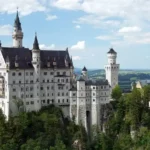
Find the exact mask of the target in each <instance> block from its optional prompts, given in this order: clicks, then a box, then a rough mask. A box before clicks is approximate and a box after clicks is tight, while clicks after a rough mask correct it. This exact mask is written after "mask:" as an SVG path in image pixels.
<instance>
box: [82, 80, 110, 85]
mask: <svg viewBox="0 0 150 150" xmlns="http://www.w3.org/2000/svg"><path fill="white" fill-rule="evenodd" d="M85 85H95V86H99V85H109V83H108V80H87V81H86V82H85Z"/></svg>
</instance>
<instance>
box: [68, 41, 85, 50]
mask: <svg viewBox="0 0 150 150" xmlns="http://www.w3.org/2000/svg"><path fill="white" fill-rule="evenodd" d="M71 49H72V50H84V49H85V41H79V42H77V44H76V45H73V46H71Z"/></svg>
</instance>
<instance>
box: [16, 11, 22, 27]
mask: <svg viewBox="0 0 150 150" xmlns="http://www.w3.org/2000/svg"><path fill="white" fill-rule="evenodd" d="M14 27H16V28H17V29H18V30H22V28H21V23H20V19H19V15H18V11H17V14H16V19H15V22H14Z"/></svg>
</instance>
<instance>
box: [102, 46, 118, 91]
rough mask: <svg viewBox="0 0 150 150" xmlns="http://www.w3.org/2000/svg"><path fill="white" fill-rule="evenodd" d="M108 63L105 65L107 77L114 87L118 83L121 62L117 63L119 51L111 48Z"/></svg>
mask: <svg viewBox="0 0 150 150" xmlns="http://www.w3.org/2000/svg"><path fill="white" fill-rule="evenodd" d="M107 57H108V65H106V66H105V72H106V79H107V80H108V82H109V84H110V86H111V87H112V89H113V88H114V87H115V86H116V85H117V84H118V72H119V64H116V59H117V53H116V52H115V51H114V50H113V49H112V48H111V49H110V50H109V52H108V53H107Z"/></svg>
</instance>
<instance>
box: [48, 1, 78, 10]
mask: <svg viewBox="0 0 150 150" xmlns="http://www.w3.org/2000/svg"><path fill="white" fill-rule="evenodd" d="M80 1H81V0H53V1H52V2H51V5H52V6H54V7H58V8H61V9H67V10H77V9H80Z"/></svg>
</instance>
